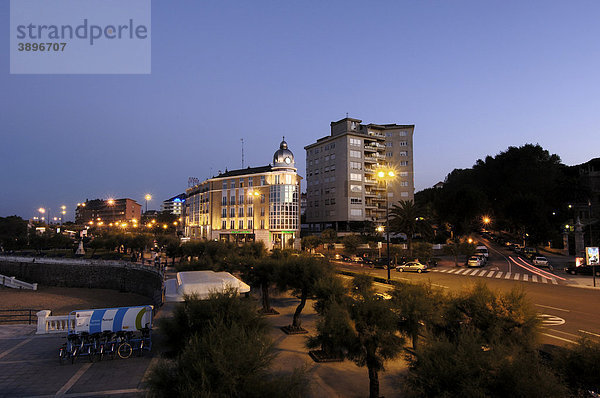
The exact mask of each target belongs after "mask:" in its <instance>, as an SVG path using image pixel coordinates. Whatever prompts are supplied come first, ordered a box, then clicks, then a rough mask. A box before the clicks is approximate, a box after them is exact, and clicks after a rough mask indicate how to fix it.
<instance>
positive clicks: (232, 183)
mask: <svg viewBox="0 0 600 398" xmlns="http://www.w3.org/2000/svg"><path fill="white" fill-rule="evenodd" d="M230 187H231V189H234V188H235V181H231V184H230Z"/></svg>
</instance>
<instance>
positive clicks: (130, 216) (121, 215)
mask: <svg viewBox="0 0 600 398" xmlns="http://www.w3.org/2000/svg"><path fill="white" fill-rule="evenodd" d="M141 214H142V206H141V205H140V204H138V203H137V202H136V201H135V200H133V199H128V198H125V199H106V200H103V199H93V200H86V201H85V202H83V203H78V204H77V209H76V210H75V222H76V223H77V224H95V225H109V224H110V223H121V222H131V221H134V220H135V222H138V221H139V220H140V217H141Z"/></svg>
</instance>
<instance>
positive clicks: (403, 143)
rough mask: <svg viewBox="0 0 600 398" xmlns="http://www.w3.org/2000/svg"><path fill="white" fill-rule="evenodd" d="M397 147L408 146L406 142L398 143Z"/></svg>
mask: <svg viewBox="0 0 600 398" xmlns="http://www.w3.org/2000/svg"><path fill="white" fill-rule="evenodd" d="M398 145H400V146H408V142H406V141H400V142H399V143H398Z"/></svg>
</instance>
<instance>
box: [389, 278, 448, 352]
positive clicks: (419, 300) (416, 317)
mask: <svg viewBox="0 0 600 398" xmlns="http://www.w3.org/2000/svg"><path fill="white" fill-rule="evenodd" d="M391 303H392V308H393V309H394V312H395V313H396V315H397V322H398V330H400V331H401V332H402V333H404V334H405V335H407V336H409V337H410V338H411V339H412V346H413V349H416V348H417V343H418V339H419V335H420V334H421V333H422V331H423V328H430V327H431V326H432V325H433V324H434V323H435V322H438V321H439V316H440V315H441V313H442V306H443V303H444V296H443V295H442V294H441V293H439V292H437V291H435V290H433V289H432V288H431V285H430V284H429V285H424V284H411V283H403V282H397V283H395V286H394V290H393V291H392V299H391Z"/></svg>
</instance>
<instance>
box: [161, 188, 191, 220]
mask: <svg viewBox="0 0 600 398" xmlns="http://www.w3.org/2000/svg"><path fill="white" fill-rule="evenodd" d="M185 198H186V195H185V193H182V194H180V195H177V196H174V197H172V198H170V199H167V200H165V201H163V202H162V204H161V205H160V211H162V212H167V213H169V214H175V215H176V216H181V214H182V212H183V204H184V203H185Z"/></svg>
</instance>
